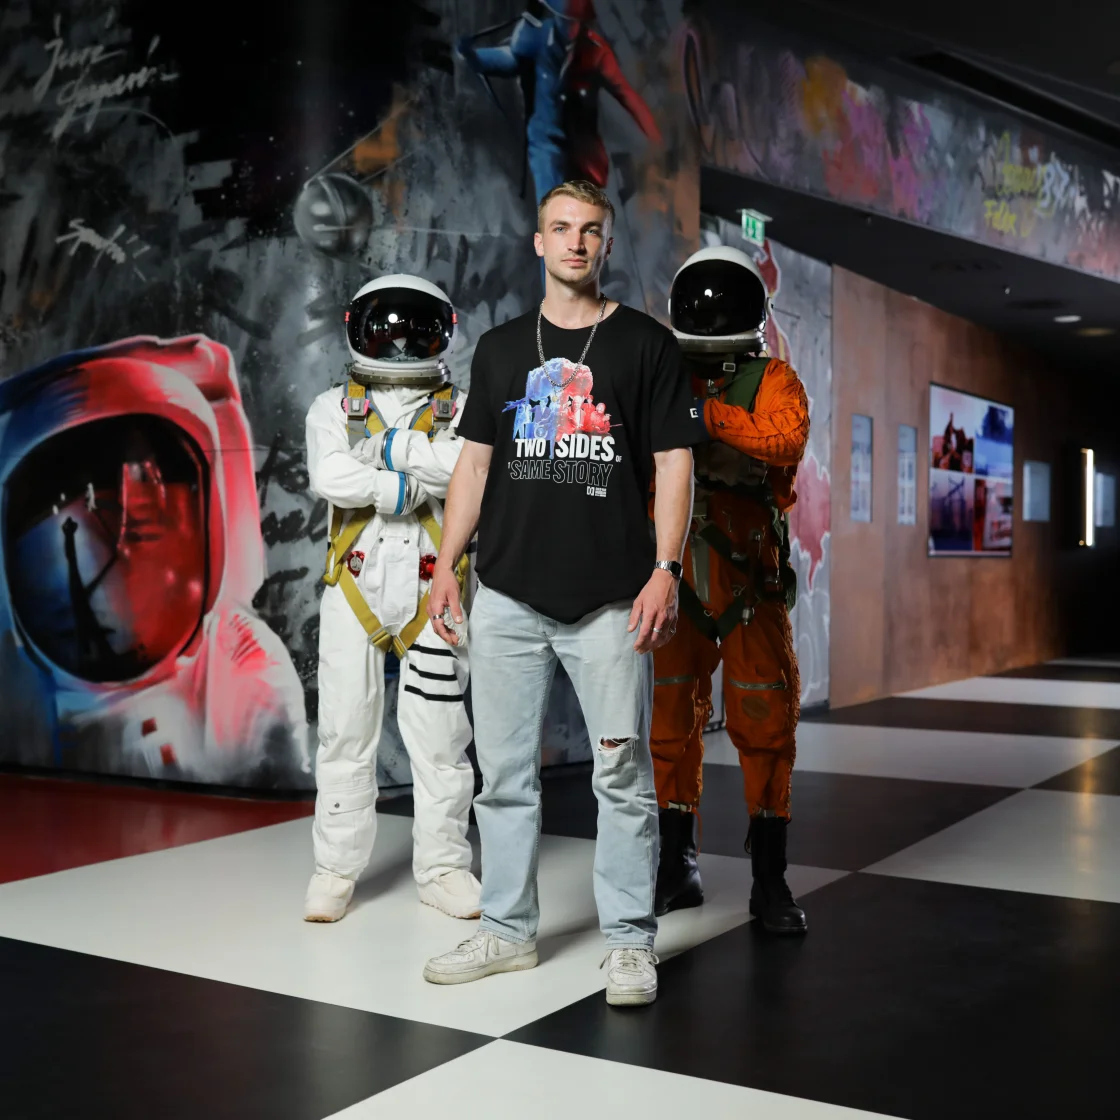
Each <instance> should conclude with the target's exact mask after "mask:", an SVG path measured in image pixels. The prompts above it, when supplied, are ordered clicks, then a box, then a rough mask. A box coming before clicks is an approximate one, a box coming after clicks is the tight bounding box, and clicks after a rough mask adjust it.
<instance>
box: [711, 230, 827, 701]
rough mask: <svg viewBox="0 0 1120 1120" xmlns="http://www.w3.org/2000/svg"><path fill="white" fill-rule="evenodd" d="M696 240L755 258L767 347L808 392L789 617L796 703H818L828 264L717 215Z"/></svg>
mask: <svg viewBox="0 0 1120 1120" xmlns="http://www.w3.org/2000/svg"><path fill="white" fill-rule="evenodd" d="M701 239H702V240H703V241H704V242H705V243H706V244H711V245H731V246H733V247H734V248H736V249H742V250H744V251H745V252H748V253H750V254H751V255H752V256H753V257H755V259H756V260H757V261H758V263H759V267H760V270H761V272H762V275H763V278H764V279H765V281H766V286H767V288H768V290H769V292H770V298H771V300H772V301H773V306H774V314H773V316H772V317H771V319H770V320H769V321H768V323H767V325H766V349H767V352H768V353H770V354H773V355H774V356H775V357H778V358H781V359H782V360H783V361H786V362H789V364H790V365H792V366H793V368H794V369H796V370H797V372H798V375H799V376H800V378H801V380H802V382H803V383H804V385H805V392H806V395H807V396H808V398H809V446H808V447H807V448H806V451H805V458H804V460H803V461H802V463H801V466H800V467H799V468H798V472H797V504H796V505H795V506H794V507H793V510H792V511H791V513H790V534H791V537H792V541H791V547H790V563H791V564H792V565H793V568H794V570H795V571H796V573H797V606H795V607H794V609H793V615H792V622H793V635H794V642H795V645H796V649H797V659H798V663H799V667H800V670H801V703H802V704H803V705H810V704H822V703H824V702H825V701H827V700H828V622H829V598H828V588H829V532H830V527H831V498H832V484H831V474H830V472H831V465H832V435H831V431H832V269H831V268H829V266H828V265H826V264H823V263H822V262H821V261H817V260H813V258H812V257H807V256H805V255H804V254H802V253H795V252H794V251H793V250H792V249H787V248H786V247H785V246H784V245H779V244H777V243H776V242H774V241H771V240H767V241H766V243H765V245H764V246H763V248H762V249H761V250H760V249H759V248H758V247H757V246H755V245H751V244H750V243H749V242H747V241H744V240H743V238H742V235H741V234H740V231H739V227H738V226H734V225H732V224H731V223H730V222H727V221H725V220H724V219H722V218H718V217H714V216H708V215H703V216H702V218H701ZM717 709H718V704H717Z"/></svg>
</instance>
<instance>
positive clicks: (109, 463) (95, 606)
mask: <svg viewBox="0 0 1120 1120" xmlns="http://www.w3.org/2000/svg"><path fill="white" fill-rule="evenodd" d="M208 485H209V484H208V474H207V465H206V460H205V458H204V457H203V455H202V452H201V450H200V449H199V447H198V444H197V443H196V442H195V441H194V440H193V439H192V438H191V437H190V436H189V435H188V434H187V433H186V432H185V431H184V430H183V429H182V428H180V427H178V426H177V425H175V424H172V423H171V422H170V421H169V420H167V419H165V418H163V417H158V416H151V415H132V416H115V417H108V418H104V419H99V420H95V421H93V422H92V423H88V424H85V425H82V426H80V427H77V428H72V429H69V430H67V431H63V432H59V433H56V434H55V435H53V436H50V437H49V438H47V439H46V440H44V441H43V442H42V443H40V444H38V445H37V446H36V447H35V448H34V449H33V450H32V451H31V452H30V453H29V454H28V455H27V457H26V458H25V459H23V461H22V462H21V463H20V464H19V465H18V467H16V469H15V470H14V471H13V472H12V475H11V477H10V478H9V480H8V487H7V494H8V502H7V510H6V516H5V525H4V539H5V540H6V541H7V557H6V559H7V568H8V581H9V586H10V593H11V598H12V604H13V606H14V607H15V611H16V615H17V617H18V618H19V620H20V622H21V623H22V625H23V627H24V628H25V630H26V632H27V634H28V636H29V637H30V638H31V640H32V641H33V642H34V643H35V645H36V646H38V648H39V649H40V650H42V652H43V653H44V654H45V655H46V657H48V658H49V659H50V660H51V661H52V662H53V663H54V664H56V665H58V666H59V667H60V668H62V669H64V670H65V671H66V672H68V673H70V674H72V675H73V676H75V677H77V678H79V679H81V680H86V681H91V682H98V683H102V682H110V681H116V682H119V681H127V680H133V679H135V678H137V677H140V676H142V675H143V674H144V673H146V672H147V671H148V670H150V669H152V668H153V667H155V666H157V665H159V664H160V663H161V662H162V661H163V660H164V659H165V658H166V657H167V656H168V655H169V654H172V653H175V652H178V651H179V650H181V649H184V648H186V646H187V645H188V644H189V642H190V640H191V638H192V636H193V635H194V633H195V632H196V631H197V630H198V628H199V626H201V624H202V619H203V615H204V614H205V611H206V607H207V593H208V590H209V581H210V565H209V563H208V559H209V558H208V551H209V549H208V526H207V523H206V522H207V516H206V505H207V500H206V498H207V490H208Z"/></svg>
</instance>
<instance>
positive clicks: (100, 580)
mask: <svg viewBox="0 0 1120 1120" xmlns="http://www.w3.org/2000/svg"><path fill="white" fill-rule="evenodd" d="M254 446H255V445H254V442H253V437H252V432H251V429H250V426H249V422H248V417H247V416H246V415H245V410H244V407H243V405H242V401H241V393H240V388H239V382H238V377H237V370H236V366H235V363H234V360H233V355H232V353H231V352H230V350H229V349H228V348H227V347H225V346H223V345H222V344H221V343H219V342H216V341H214V340H212V339H209V338H206V337H205V336H204V335H189V336H186V337H183V338H175V339H158V338H154V337H146V336H141V337H135V338H127V339H121V340H119V341H117V342H111V343H108V344H105V345H103V346H96V347H91V348H89V349H87V350H81V351H75V352H71V353H66V354H62V355H59V356H58V357H56V358H53V359H50V360H48V361H47V362H44V363H43V364H41V365H39V366H35V367H33V368H31V369H28V370H24V371H23V372H22V373H18V374H15V375H14V376H12V377H9V378H7V379H5V380H0V552H2V561H3V562H2V563H0V711H3V712H5V714H6V716H8V717H9V719H12V718H14V719H15V721H16V727H17V731H18V733H17V734H14V735H12V736H10V737H9V739H8V741H7V742H5V741H4V740H3V738H2V737H0V757H6V758H10V757H15V758H17V759H18V760H19V761H21V762H24V763H30V764H34V765H55V766H65V767H66V768H68V769H74V770H89V771H98V772H106V773H125V774H135V775H139V776H144V777H158V778H169V779H172V780H187V781H201V782H215V783H218V784H238V785H261V786H281V787H285V786H286V787H289V788H290V787H297V786H306V785H307V784H308V783H309V781H310V772H311V767H310V759H309V757H308V752H307V718H306V711H305V707H304V696H303V686H302V682H301V680H300V677H299V674H298V673H297V672H296V669H295V664H294V662H293V660H292V656H291V654H290V652H289V651H288V650H287V649H286V648H285V646H284V643H283V641H282V640H281V638H280V636H279V635H278V634H277V633H275V632H274V631H273V630H272V629H271V628H270V627H269V626H268V624H267V623H266V622H265V621H264V619H262V618H261V617H260V616H259V615H258V614H257V612H256V611H255V609H254V608H253V605H252V602H253V598H254V596H255V594H256V593H257V590H258V588H260V587H261V586H262V583H263V582H264V580H265V576H266V568H265V556H264V541H263V534H262V530H261V512H260V504H259V500H258V495H257V483H256V476H255V472H254V457H253V455H252V454H251V453H248V454H247V453H246V452H247V450H248V449H251V448H253V447H254ZM13 713H14V714H13Z"/></svg>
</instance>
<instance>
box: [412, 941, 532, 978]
mask: <svg viewBox="0 0 1120 1120" xmlns="http://www.w3.org/2000/svg"><path fill="white" fill-rule="evenodd" d="M536 967H537V951H536V949H534V950H533V951H532V952H531V953H523V954H522V955H521V956H520V957H510V958H508V959H507V960H502V961H491V962H490V963H489V964H486V965H483V966H482V967H481V968H474V969H471V970H470V971H469V972H436V971H435V970H433V969H430V968H428V967H427V966H425V968H424V979H425V980H427V981H428V983H429V984H469V983H470V982H471V981H472V980H481V979H482V978H483V977H485V976H496V975H497V974H498V973H499V972H522V971H524V970H525V969H527V968H536Z"/></svg>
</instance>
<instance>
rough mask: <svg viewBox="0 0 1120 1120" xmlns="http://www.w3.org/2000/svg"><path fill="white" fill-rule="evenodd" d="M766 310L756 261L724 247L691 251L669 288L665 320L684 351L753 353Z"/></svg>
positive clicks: (765, 300) (758, 343) (761, 330)
mask: <svg viewBox="0 0 1120 1120" xmlns="http://www.w3.org/2000/svg"><path fill="white" fill-rule="evenodd" d="M769 313H770V299H769V296H768V295H767V294H766V284H765V282H764V281H763V279H762V273H761V272H759V269H758V265H757V264H755V263H754V261H753V260H752V259H751V258H750V257H749V256H748V255H747V254H746V253H744V252H743V251H742V250H741V249H732V248H731V247H730V246H727V245H714V246H712V247H711V248H708V249H701V250H699V251H698V252H696V253H693V254H692V256H691V257H689V258H688V260H686V261H685V262H684V264H683V265H681V267H680V268H679V269H678V270H677V274H676V276H674V277H673V285H672V287H671V288H670V289H669V322H670V324H671V325H672V328H673V334H675V335H676V336H677V341H678V342H679V343H680V347H681V350H682V351H684V352H685V353H693V354H736V353H743V352H746V351H757V350H758V349H759V347H760V345H761V342H762V332H763V330H764V328H765V326H766V319H767V316H768V315H769Z"/></svg>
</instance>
